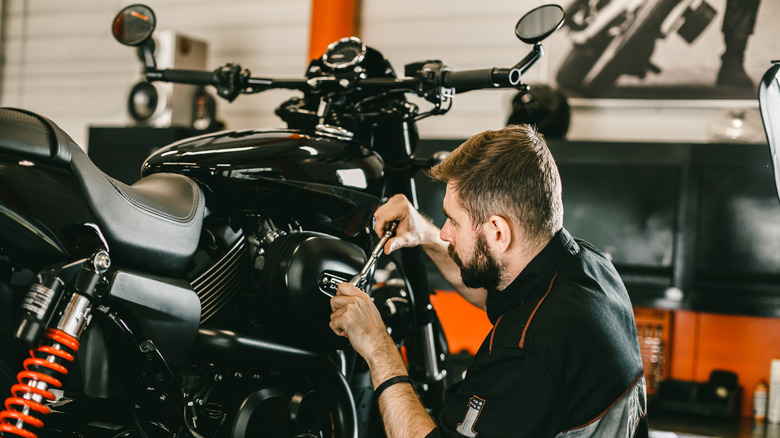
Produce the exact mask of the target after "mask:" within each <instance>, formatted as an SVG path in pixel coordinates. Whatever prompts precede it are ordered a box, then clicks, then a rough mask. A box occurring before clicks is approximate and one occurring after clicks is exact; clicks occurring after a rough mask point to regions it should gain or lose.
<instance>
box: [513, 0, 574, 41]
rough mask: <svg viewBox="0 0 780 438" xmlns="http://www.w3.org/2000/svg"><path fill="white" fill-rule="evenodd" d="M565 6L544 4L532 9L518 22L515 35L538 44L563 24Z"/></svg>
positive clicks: (522, 39) (521, 39)
mask: <svg viewBox="0 0 780 438" xmlns="http://www.w3.org/2000/svg"><path fill="white" fill-rule="evenodd" d="M564 16H565V14H564V12H563V8H562V7H560V6H558V5H544V6H539V7H538V8H535V9H532V10H531V11H529V12H528V13H527V14H525V15H523V17H522V18H521V19H520V20H519V21H518V22H517V26H515V35H517V37H518V38H519V39H520V41H522V42H524V43H527V44H536V43H538V42H540V41H542V40H543V39H545V38H547V37H548V36H550V35H551V34H552V33H553V32H555V31H556V30H558V29H559V28H560V27H561V26H562V25H563V20H564Z"/></svg>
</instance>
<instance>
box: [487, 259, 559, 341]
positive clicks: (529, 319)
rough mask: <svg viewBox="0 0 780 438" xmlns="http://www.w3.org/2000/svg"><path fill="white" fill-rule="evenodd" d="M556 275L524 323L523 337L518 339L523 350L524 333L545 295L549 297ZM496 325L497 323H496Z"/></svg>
mask: <svg viewBox="0 0 780 438" xmlns="http://www.w3.org/2000/svg"><path fill="white" fill-rule="evenodd" d="M557 276H558V274H557V273H556V274H555V275H554V276H553V278H552V280H550V287H548V288H547V293H545V294H544V296H543V297H542V299H541V300H539V302H538V303H536V307H534V311H533V312H531V316H529V317H528V321H526V322H525V327H524V328H523V335H522V336H521V337H520V348H523V344H525V333H526V332H527V331H528V326H530V325H531V320H532V319H534V315H536V311H537V310H539V306H541V305H542V302H543V301H544V299H545V298H547V295H550V291H551V290H552V287H553V283H555V277H557ZM496 324H498V322H496Z"/></svg>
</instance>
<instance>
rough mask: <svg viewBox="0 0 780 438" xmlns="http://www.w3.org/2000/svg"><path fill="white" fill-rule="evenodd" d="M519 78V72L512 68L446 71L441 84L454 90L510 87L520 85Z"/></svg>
mask: <svg viewBox="0 0 780 438" xmlns="http://www.w3.org/2000/svg"><path fill="white" fill-rule="evenodd" d="M520 76H521V73H520V71H519V70H517V69H514V68H512V69H506V68H490V69H482V70H467V71H447V72H444V75H443V77H442V83H443V85H444V86H445V87H448V88H456V89H458V88H465V89H477V88H493V87H510V86H516V85H517V84H518V83H520Z"/></svg>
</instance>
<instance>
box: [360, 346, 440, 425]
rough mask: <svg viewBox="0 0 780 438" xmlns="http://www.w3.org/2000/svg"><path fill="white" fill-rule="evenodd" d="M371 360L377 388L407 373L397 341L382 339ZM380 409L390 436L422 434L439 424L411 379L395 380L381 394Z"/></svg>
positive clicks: (372, 375) (373, 379)
mask: <svg viewBox="0 0 780 438" xmlns="http://www.w3.org/2000/svg"><path fill="white" fill-rule="evenodd" d="M383 344H384V347H383V348H379V349H378V350H377V352H376V354H374V357H372V358H371V359H370V360H369V361H368V365H369V368H370V370H371V381H372V382H373V385H374V389H376V388H377V387H378V386H379V385H381V384H382V382H385V381H386V380H387V379H390V378H392V377H395V376H403V375H407V370H406V366H405V365H404V363H403V359H402V358H401V354H400V353H399V352H398V350H397V349H396V348H395V344H393V343H392V341H390V344H387V343H383ZM377 402H378V403H379V411H380V413H381V414H382V421H383V422H384V425H385V432H386V433H387V437H388V438H422V437H424V436H426V435H427V434H428V433H430V431H431V430H433V429H434V427H436V424H435V423H434V422H433V420H432V419H431V417H430V415H428V412H427V411H426V410H425V408H424V407H423V405H422V403H421V402H420V399H419V398H418V397H417V394H416V393H415V392H414V388H413V387H412V385H410V384H409V383H396V384H394V385H392V386H390V387H388V388H387V389H385V390H384V391H383V392H382V394H381V395H380V396H379V400H377Z"/></svg>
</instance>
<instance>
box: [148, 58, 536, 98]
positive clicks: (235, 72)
mask: <svg viewBox="0 0 780 438" xmlns="http://www.w3.org/2000/svg"><path fill="white" fill-rule="evenodd" d="M536 59H538V54H537V56H529V57H526V59H524V60H523V61H521V62H520V63H518V65H516V66H514V67H511V68H488V69H479V70H467V71H460V72H458V71H452V70H451V69H449V68H447V67H445V66H443V64H441V62H439V61H427V62H424V63H418V64H411V65H410V66H407V67H412V69H411V71H409V69H407V75H408V76H410V75H411V76H413V77H405V78H398V79H395V78H367V79H355V80H354V81H350V80H347V82H344V79H337V78H336V77H330V76H322V77H316V78H312V79H272V78H257V77H252V76H251V74H250V72H249V70H245V69H243V70H242V69H241V66H239V65H236V64H226V65H224V66H222V67H219V68H217V69H216V70H214V71H211V72H207V71H199V70H181V69H166V70H157V69H156V68H148V69H147V70H146V72H145V76H146V79H147V80H148V81H150V82H151V81H164V82H174V83H180V84H190V85H200V86H206V85H211V86H213V87H215V88H216V90H217V93H218V94H219V95H220V96H221V97H223V98H225V99H227V100H229V101H232V100H234V99H235V98H236V97H238V95H239V94H242V93H244V94H251V93H259V92H262V91H265V90H269V89H293V90H300V91H309V92H315V93H316V92H329V91H331V92H332V91H342V90H346V89H348V88H350V87H358V88H378V89H381V90H406V91H409V92H416V93H417V94H418V95H420V96H429V95H431V94H432V93H435V94H438V93H436V92H435V90H437V89H441V88H448V89H454V90H455V91H456V92H458V93H463V92H466V91H470V90H476V89H484V88H521V87H522V86H523V85H522V84H521V83H520V79H521V78H522V76H523V73H524V72H525V71H526V70H527V69H528V67H530V64H532V63H533V62H535V61H536ZM528 61H530V62H528Z"/></svg>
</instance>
